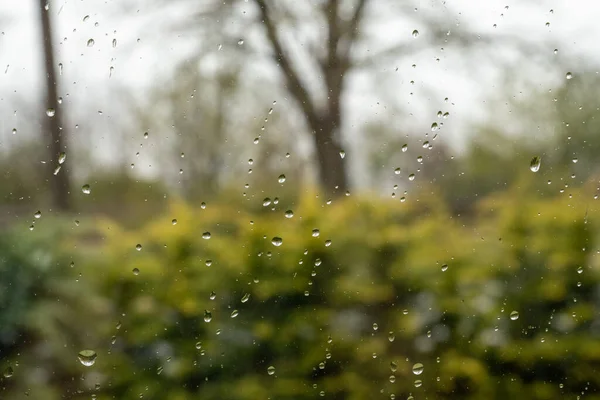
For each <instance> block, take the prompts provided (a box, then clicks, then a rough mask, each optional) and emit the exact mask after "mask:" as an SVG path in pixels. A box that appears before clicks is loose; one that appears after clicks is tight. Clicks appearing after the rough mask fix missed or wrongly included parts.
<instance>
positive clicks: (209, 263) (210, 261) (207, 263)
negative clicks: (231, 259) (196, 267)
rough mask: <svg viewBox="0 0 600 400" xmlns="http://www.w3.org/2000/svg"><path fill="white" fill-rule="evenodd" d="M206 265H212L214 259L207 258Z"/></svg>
mask: <svg viewBox="0 0 600 400" xmlns="http://www.w3.org/2000/svg"><path fill="white" fill-rule="evenodd" d="M204 265H206V266H207V267H210V266H211V265H212V260H206V261H205V262H204Z"/></svg>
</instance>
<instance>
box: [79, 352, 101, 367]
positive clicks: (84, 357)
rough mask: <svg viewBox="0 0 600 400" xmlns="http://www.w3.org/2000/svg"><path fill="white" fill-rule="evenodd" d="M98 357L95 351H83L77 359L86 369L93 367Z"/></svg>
mask: <svg viewBox="0 0 600 400" xmlns="http://www.w3.org/2000/svg"><path fill="white" fill-rule="evenodd" d="M96 357H98V355H97V354H96V352H95V351H94V350H81V351H80V352H79V354H77V358H78V359H79V362H80V363H81V364H83V365H85V366H86V367H91V366H92V365H94V363H95V362H96Z"/></svg>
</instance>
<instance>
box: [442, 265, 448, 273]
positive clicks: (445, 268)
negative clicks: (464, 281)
mask: <svg viewBox="0 0 600 400" xmlns="http://www.w3.org/2000/svg"><path fill="white" fill-rule="evenodd" d="M447 270H448V264H444V265H442V272H446V271H447Z"/></svg>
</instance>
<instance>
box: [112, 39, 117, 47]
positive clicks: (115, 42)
mask: <svg viewBox="0 0 600 400" xmlns="http://www.w3.org/2000/svg"><path fill="white" fill-rule="evenodd" d="M112 47H113V49H114V48H115V47H117V39H113V40H112Z"/></svg>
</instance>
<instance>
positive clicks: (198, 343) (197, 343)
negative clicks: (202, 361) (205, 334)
mask: <svg viewBox="0 0 600 400" xmlns="http://www.w3.org/2000/svg"><path fill="white" fill-rule="evenodd" d="M195 347H196V350H200V349H201V348H202V342H196V346H195Z"/></svg>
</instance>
